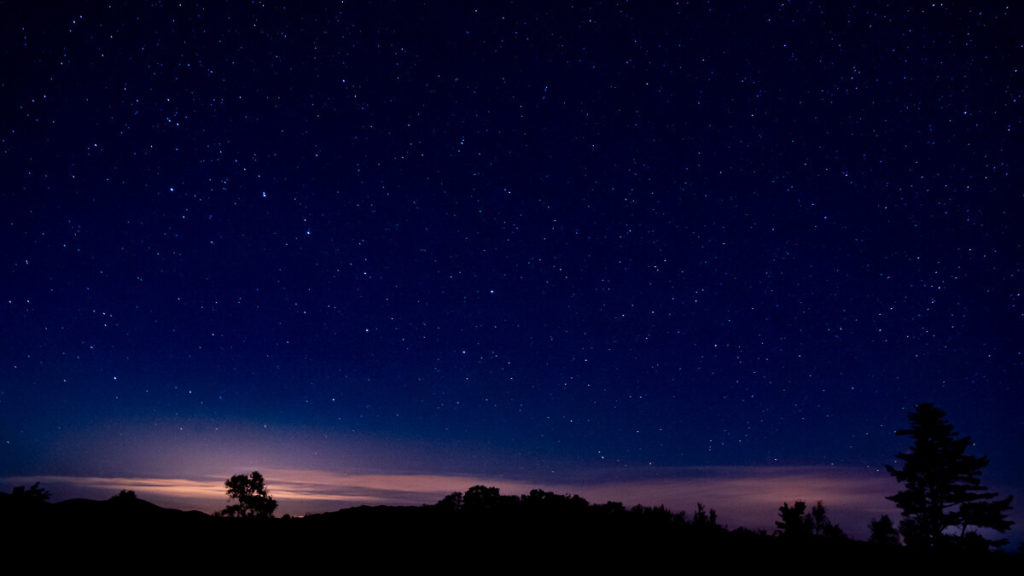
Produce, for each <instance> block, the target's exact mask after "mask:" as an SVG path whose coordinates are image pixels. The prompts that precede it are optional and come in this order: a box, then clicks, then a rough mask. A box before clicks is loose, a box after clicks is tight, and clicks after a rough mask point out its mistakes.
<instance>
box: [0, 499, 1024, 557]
mask: <svg viewBox="0 0 1024 576" xmlns="http://www.w3.org/2000/svg"><path fill="white" fill-rule="evenodd" d="M5 496H6V497H5V498H2V499H0V518H2V525H3V526H4V528H5V530H6V531H7V532H8V533H10V534H12V536H10V537H9V538H8V539H7V542H6V543H7V544H8V546H7V548H8V550H10V551H11V552H9V553H8V554H7V556H8V558H13V557H17V556H18V555H26V556H30V557H36V558H47V557H50V558H61V557H63V558H66V559H73V560H74V562H75V563H79V564H82V565H87V564H91V563H104V562H107V563H109V562H114V563H115V565H121V566H124V567H130V566H136V567H143V566H145V567H150V568H155V567H159V566H162V565H179V566H194V565H196V564H201V565H206V566H213V567H218V566H223V567H225V568H227V567H230V568H238V567H242V566H248V567H253V568H261V569H263V570H264V571H265V570H267V569H269V568H270V567H274V566H282V567H284V566H288V567H292V568H294V567H295V566H297V565H304V564H305V565H309V566H318V565H320V564H319V563H321V562H330V563H331V565H332V566H339V567H349V568H356V567H358V566H362V567H364V568H367V569H368V568H370V567H377V568H379V567H385V566H386V567H391V568H402V567H406V568H411V567H424V566H431V565H436V566H444V567H449V568H459V569H466V570H480V571H482V570H488V571H490V570H494V569H497V568H509V567H519V568H522V569H529V568H531V567H532V568H534V569H536V568H543V569H544V570H545V571H548V570H555V569H598V568H600V569H609V568H619V569H623V570H638V569H639V570H647V569H650V570H654V569H658V570H663V569H666V567H669V568H671V569H672V570H673V571H675V570H681V571H685V569H687V567H689V568H694V569H695V568H696V567H697V566H705V567H707V568H714V569H752V568H758V569H763V568H765V567H768V566H772V565H779V564H783V565H786V564H788V565H789V566H790V567H791V568H790V569H789V570H790V571H795V572H798V573H799V572H803V571H805V569H806V571H807V572H810V571H811V570H812V569H813V570H815V571H820V570H822V569H829V568H834V567H837V566H853V567H861V568H864V569H872V570H881V571H883V572H886V571H890V570H892V571H895V570H897V569H901V568H905V569H910V568H920V567H927V566H941V567H943V568H944V569H947V570H948V569H949V568H950V567H951V566H954V565H960V566H962V567H964V568H965V569H972V570H975V571H977V570H985V571H989V570H1000V571H1003V570H1005V571H1011V570H1016V571H1017V572H1018V573H1019V571H1020V568H1021V567H1022V562H1021V557H1020V556H1018V555H1007V554H1002V553H997V552H986V553H975V554H966V553H961V554H956V555H952V554H945V555H939V554H935V553H932V554H925V553H921V552H915V551H912V550H908V549H904V548H892V547H886V546H881V545H877V544H871V543H868V542H861V541H856V540H851V539H848V538H845V537H828V536H824V535H815V534H806V535H803V536H801V537H781V536H778V535H773V534H769V533H767V532H764V531H761V532H755V531H751V530H747V529H744V528H736V529H729V528H727V527H725V526H721V525H719V524H718V523H717V521H716V520H715V518H714V513H713V511H712V510H708V509H706V508H704V507H703V506H699V507H698V508H697V509H696V510H695V511H694V512H693V513H692V514H686V513H673V512H670V511H669V510H667V509H665V508H663V507H647V506H635V507H633V508H626V507H625V506H623V505H622V504H620V503H616V502H609V503H605V504H590V503H589V502H587V501H586V500H584V499H582V498H580V497H578V496H563V495H558V494H552V493H549V492H543V491H540V490H534V491H532V492H531V493H530V494H527V495H523V496H505V495H501V494H499V493H498V491H497V489H494V488H485V487H473V488H470V489H469V490H468V491H467V492H466V493H465V494H461V493H454V494H452V495H450V496H448V497H446V498H444V499H442V500H441V501H439V502H438V503H436V504H433V505H424V506H360V507H355V508H346V509H341V510H338V511H335V512H329V513H323V514H314V515H310V516H306V517H301V518H296V517H288V516H286V517H284V518H228V517H218V516H213V515H208V514H205V513H202V512H198V511H182V510H175V509H168V508H162V507H160V506H157V505H155V504H153V503H150V502H147V501H145V500H142V499H139V498H137V497H135V495H134V494H131V493H126V492H122V493H121V494H119V495H117V496H114V497H112V498H110V499H108V500H102V501H98V500H85V499H73V500H67V501H64V502H59V503H50V502H46V501H42V500H40V501H35V502H30V503H25V502H14V501H13V500H12V498H10V497H9V495H5Z"/></svg>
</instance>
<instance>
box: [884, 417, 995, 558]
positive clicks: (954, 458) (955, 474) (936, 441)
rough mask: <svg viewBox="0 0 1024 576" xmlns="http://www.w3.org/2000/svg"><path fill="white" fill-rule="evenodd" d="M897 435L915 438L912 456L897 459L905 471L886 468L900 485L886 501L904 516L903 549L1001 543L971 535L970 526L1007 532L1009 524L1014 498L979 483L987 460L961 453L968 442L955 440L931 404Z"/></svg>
mask: <svg viewBox="0 0 1024 576" xmlns="http://www.w3.org/2000/svg"><path fill="white" fill-rule="evenodd" d="M896 434H898V435H900V436H911V437H912V438H913V444H912V445H911V447H910V451H909V452H906V453H900V454H898V455H897V457H898V458H899V459H900V460H903V468H902V469H896V468H894V467H892V466H886V469H887V470H889V473H890V474H892V475H893V476H895V477H896V480H897V481H899V482H901V483H903V484H904V488H903V490H900V491H899V492H898V493H897V494H895V495H893V496H889V500H892V501H893V502H895V503H896V506H898V507H899V509H900V511H901V513H902V515H903V519H902V520H901V521H900V533H901V534H902V535H903V540H904V542H905V543H906V545H907V546H911V547H921V548H936V547H945V546H949V545H960V546H972V547H973V546H976V545H978V544H979V543H980V544H981V545H982V547H985V548H987V547H988V546H991V545H1002V544H1005V543H1006V541H1005V540H998V541H989V540H986V539H984V538H983V537H981V536H980V535H979V534H978V533H977V532H976V531H975V530H969V528H970V527H972V526H973V527H977V528H991V529H994V530H996V531H998V532H1006V531H1007V530H1009V528H1010V525H1011V524H1013V523H1012V522H1011V521H1009V520H1007V519H1006V512H1007V511H1008V510H1009V509H1010V500H1011V498H1012V497H1007V498H1004V499H1002V500H996V499H995V498H996V494H995V493H994V492H989V491H988V489H987V488H986V487H985V486H983V485H982V484H981V479H980V476H981V470H982V468H984V467H985V466H987V465H988V458H986V457H984V456H981V457H978V456H970V455H968V454H966V453H965V452H966V450H967V447H968V446H970V445H971V439H970V437H964V438H957V436H958V434H957V433H956V432H954V431H953V426H952V425H951V424H950V423H949V422H948V421H947V420H946V413H945V412H943V411H942V410H939V409H938V408H936V407H935V406H933V405H932V404H919V405H918V406H917V408H916V410H915V411H914V412H913V413H911V414H910V428H909V429H906V430H899V431H898V432H896ZM952 528H958V529H959V530H958V531H956V530H950V529H952ZM957 532H958V533H957Z"/></svg>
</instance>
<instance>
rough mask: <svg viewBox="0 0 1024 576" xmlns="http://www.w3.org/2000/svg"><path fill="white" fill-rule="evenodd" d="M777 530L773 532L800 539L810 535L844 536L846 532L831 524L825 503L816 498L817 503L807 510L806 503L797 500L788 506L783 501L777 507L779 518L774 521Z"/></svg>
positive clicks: (835, 537)
mask: <svg viewBox="0 0 1024 576" xmlns="http://www.w3.org/2000/svg"><path fill="white" fill-rule="evenodd" d="M775 527H776V528H777V530H776V531H775V533H776V534H777V535H779V536H782V537H784V538H795V539H802V538H807V537H809V536H811V535H814V536H823V537H825V538H833V539H838V538H846V534H844V533H843V531H842V529H841V528H839V525H838V524H833V523H832V521H831V520H829V518H828V515H827V514H826V513H825V505H824V504H822V503H821V500H818V503H817V504H815V505H814V507H813V508H811V510H810V513H808V512H807V503H806V502H802V501H800V500H797V501H796V502H793V506H792V507H790V506H789V504H788V503H786V502H783V503H782V506H780V507H779V520H777V521H776V522H775Z"/></svg>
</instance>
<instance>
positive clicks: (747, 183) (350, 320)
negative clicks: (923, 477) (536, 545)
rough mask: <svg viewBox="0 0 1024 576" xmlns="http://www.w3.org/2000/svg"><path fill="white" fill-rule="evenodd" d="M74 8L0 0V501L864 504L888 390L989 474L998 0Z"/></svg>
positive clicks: (1011, 428)
mask: <svg viewBox="0 0 1024 576" xmlns="http://www.w3.org/2000/svg"><path fill="white" fill-rule="evenodd" d="M76 4H79V3H46V2H39V3H36V2H31V3H24V2H21V3H15V2H2V3H0V47H2V52H0V218H2V220H0V225H2V226H0V327H2V329H0V355H2V356H0V476H2V477H4V478H5V480H4V482H5V485H4V486H5V488H9V487H10V486H12V485H14V484H15V483H16V482H27V481H31V480H32V478H49V479H51V481H52V483H53V485H54V486H55V487H58V486H60V487H62V486H65V485H67V486H71V487H70V488H67V489H64V488H59V489H55V490H54V491H55V493H56V494H57V495H59V496H71V495H75V494H78V493H80V492H81V490H82V489H83V487H87V486H91V487H93V488H95V487H96V486H101V487H102V488H103V489H104V490H105V489H106V488H107V487H108V484H109V487H111V493H113V492H116V490H113V487H116V486H115V485H119V486H137V487H144V486H151V485H152V484H146V483H145V482H150V481H151V480H152V479H165V480H166V481H168V482H169V481H170V480H169V479H173V480H174V482H178V481H181V482H186V483H187V482H193V481H195V482H206V484H203V486H206V487H207V488H204V490H206V489H208V488H209V486H213V488H214V489H215V490H219V488H218V483H221V482H222V479H223V478H226V477H227V476H228V475H230V474H234V473H241V472H246V471H249V470H252V469H260V470H262V471H264V475H265V476H266V477H267V482H268V485H269V486H270V487H271V489H272V491H273V488H274V481H275V477H274V476H273V475H272V474H270V473H269V472H268V471H269V470H274V471H278V479H279V480H280V481H281V487H282V491H283V493H285V494H286V495H287V496H288V498H292V497H294V498H293V499H294V500H295V506H296V507H295V508H292V511H295V510H299V509H300V508H301V506H304V505H308V506H310V507H315V506H313V504H311V503H306V504H303V503H302V496H301V494H302V493H301V491H291V492H289V491H288V490H289V489H287V488H286V487H285V483H287V482H291V481H292V480H294V479H296V478H300V477H302V474H305V475H306V477H309V475H311V474H312V475H314V476H315V474H324V475H325V476H324V477H325V478H342V477H358V478H360V481H359V482H356V483H354V484H353V485H358V486H359V487H360V488H359V489H358V490H357V489H353V490H351V491H348V492H346V490H345V489H343V488H342V487H341V485H342V484H344V482H342V481H338V486H337V487H336V489H334V490H333V491H332V490H327V489H324V490H322V491H320V492H317V493H318V494H321V495H322V494H324V493H328V492H329V493H331V494H332V496H331V497H330V498H326V500H328V502H327V504H326V508H328V509H333V508H337V507H339V506H340V505H344V502H342V504H339V501H349V500H346V498H350V497H351V498H350V499H352V500H359V501H362V500H360V499H361V498H363V496H365V495H366V494H369V493H374V494H378V495H380V494H384V495H385V496H382V497H379V498H377V500H380V501H405V500H408V498H406V499H405V500H403V499H402V498H398V497H393V498H391V497H387V496H386V495H387V494H392V495H394V494H398V493H399V492H400V493H402V494H409V493H415V494H421V495H426V496H422V497H421V500H423V501H431V500H430V499H431V498H434V496H436V495H438V494H441V495H443V494H444V493H445V491H446V490H447V491H450V490H449V488H451V489H465V488H468V487H469V485H470V484H467V485H464V486H463V485H462V483H463V481H465V480H468V479H473V480H481V481H484V480H486V481H491V482H494V483H502V482H503V483H504V485H505V486H511V487H557V488H560V489H564V490H566V491H574V492H580V493H583V494H584V495H586V494H601V495H603V494H605V493H606V492H607V493H608V494H609V495H608V496H607V499H614V500H619V501H625V502H631V503H635V502H643V503H647V504H659V503H662V501H663V500H665V499H668V496H665V494H676V495H679V494H681V495H682V496H679V497H677V498H676V499H674V500H672V502H671V503H675V502H680V504H679V505H678V506H677V507H676V508H677V509H683V508H684V507H685V508H686V509H692V506H691V505H687V504H683V502H689V501H693V502H696V500H698V498H697V497H694V498H689V495H690V493H693V494H694V495H695V496H699V495H701V494H703V495H705V496H708V495H714V494H721V495H722V498H723V499H724V500H728V501H718V502H716V501H707V502H705V503H706V504H709V505H711V506H714V507H716V508H719V509H730V507H736V503H737V502H741V501H742V502H759V503H760V504H758V505H759V506H763V509H759V510H761V511H760V512H759V514H761V516H759V518H761V520H758V521H753V520H750V518H752V516H744V515H743V514H742V513H740V512H736V513H735V514H733V515H732V516H728V515H727V516H725V519H726V520H727V521H729V523H730V524H731V525H733V526H735V525H748V524H757V523H758V522H761V523H762V524H765V523H768V524H770V521H771V518H772V516H773V515H774V512H775V509H777V507H778V506H779V505H781V503H782V502H781V500H779V501H776V500H778V499H779V498H781V497H786V498H790V499H793V498H796V497H801V498H806V499H809V500H817V499H823V500H824V501H825V504H826V506H828V505H829V503H830V502H836V503H840V502H850V501H851V498H853V496H852V495H851V494H845V493H843V490H841V489H839V488H838V487H839V486H847V487H849V488H850V489H851V490H860V488H857V487H863V486H868V485H870V486H871V487H872V488H871V490H870V493H871V498H874V499H875V500H874V501H875V502H876V506H877V508H876V509H875V510H873V512H875V515H877V513H881V512H878V511H887V510H892V508H891V505H890V504H889V503H888V502H886V501H885V500H884V496H885V495H887V494H891V493H894V492H895V491H896V490H897V489H898V485H897V484H896V483H895V481H894V480H892V479H891V477H890V476H889V475H888V474H887V473H886V472H885V470H884V466H885V465H886V464H890V463H895V455H896V453H898V452H899V451H900V450H904V449H906V448H907V447H908V446H907V443H906V439H905V438H902V437H896V436H895V435H894V432H895V431H896V430H897V429H899V428H902V427H905V426H906V425H907V414H908V412H909V411H910V410H912V409H913V406H914V405H915V404H916V403H919V402H934V403H936V404H937V405H938V406H939V407H940V408H942V409H944V410H946V411H947V412H948V414H949V417H950V420H951V422H952V423H953V424H954V426H956V428H957V429H958V430H959V431H960V432H961V433H963V434H967V435H970V436H972V438H973V439H974V440H975V442H976V453H977V454H987V455H988V456H989V457H990V458H991V465H990V466H989V468H988V469H987V470H986V472H985V477H984V479H985V480H986V481H987V482H988V483H989V484H990V486H991V487H993V488H996V489H997V490H998V491H1000V493H1003V494H1014V495H1017V494H1018V493H1019V490H1020V488H1021V486H1024V463H1022V453H1021V447H1022V446H1024V398H1022V394H1021V385H1022V382H1024V380H1022V377H1024V336H1022V334H1024V296H1022V294H1024V276H1022V275H1024V270H1022V268H1024V245H1022V243H1024V225H1022V224H1024V180H1022V178H1021V172H1020V159H1021V158H1024V146H1022V145H1021V143H1022V139H1021V133H1022V130H1024V111H1022V98H1024V79H1022V73H1024V71H1022V65H1024V37H1022V35H1021V32H1020V30H1022V29H1024V18H1021V14H1020V12H1021V9H1020V8H1018V7H1015V6H1013V5H1010V6H1005V5H1001V4H985V5H983V6H982V5H977V6H976V5H975V3H944V4H938V5H932V4H928V3H920V4H918V3H913V6H904V4H903V3H891V4H884V3H874V2H867V3H857V5H856V6H843V5H842V3H836V2H829V3H815V2H807V3H796V4H795V5H794V4H790V3H778V2H776V3H768V2H754V3H749V4H740V3H728V2H727V3H718V2H712V3H705V2H680V3H667V2H666V3H659V4H658V5H657V6H649V5H648V4H647V3H625V2H604V3H592V6H591V7H585V6H584V5H585V4H591V3H581V5H579V6H574V5H570V4H567V3H555V4H556V5H555V6H551V5H549V4H551V3H537V4H533V3H511V2H509V3H499V2H479V3H452V4H448V3H434V2H429V3H413V2H397V3H389V2H367V3H339V2H333V3H322V4H319V5H316V6H315V7H310V6H303V7H302V8H297V7H294V6H290V7H287V8H285V7H282V6H271V5H264V4H263V3H261V2H253V3H242V2H229V3H221V2H217V3H205V4H206V6H205V7H203V8H197V7H192V6H186V7H178V6H175V5H173V4H174V3H168V4H164V3H155V4H153V5H152V6H149V5H145V4H143V3H138V2H132V3H125V5H124V6H118V7H116V8H112V7H108V6H106V5H103V4H101V3H88V5H85V6H81V5H76ZM694 471H702V472H701V473H699V474H696V473H695V472H694ZM708 471H712V472H708ZM823 475H828V477H829V478H838V480H835V481H830V482H831V483H817V484H815V483H814V482H815V481H816V480H815V479H819V478H821V477H823ZM442 477H443V478H447V479H448V481H447V483H444V482H441V483H434V482H433V480H427V479H436V478H442ZM694 477H699V478H704V479H705V482H703V483H700V486H701V488H698V487H696V484H695V481H694V480H693V478H694ZM723 477H725V478H729V479H731V480H730V481H729V482H728V483H727V482H725V481H724V480H722V478H723ZM764 477H770V478H775V479H777V478H783V479H786V480H785V481H786V482H789V484H786V486H789V488H788V489H786V490H781V491H774V489H769V488H767V487H766V486H767V485H768V484H771V483H767V482H758V481H756V480H757V479H758V478H764ZM797 477H799V478H802V479H803V480H801V481H799V482H798V481H796V480H794V478H797ZM76 478H77V479H79V480H78V481H77V482H76V481H75V479H76ZM402 478H405V479H406V481H405V483H404V484H403V483H402V482H397V481H396V480H395V479H402ZM103 479H107V480H103ZM110 479H122V480H124V482H122V483H121V484H117V483H116V482H113V483H111V482H109V480H110ZM131 479H135V480H131ZM384 479H390V480H384ZM412 479H419V480H421V481H422V482H423V484H422V486H421V488H422V489H419V490H417V489H415V482H413V484H410V483H409V482H410V481H411V480H412ZM844 479H845V480H844ZM804 480H806V481H808V482H811V484H801V483H800V482H803V481H804ZM104 482H107V483H106V484H105V483H104ZM132 482H135V484H132ZM374 482H376V484H374ZM393 482H397V484H392V483H393ZM844 482H845V483H844ZM666 483H667V484H668V485H670V486H672V487H673V488H672V489H670V490H664V491H662V492H657V493H648V492H644V488H640V487H638V486H640V485H641V484H642V485H643V486H646V487H648V488H649V487H650V486H662V487H664V486H665V485H666ZM44 484H45V482H44ZM727 484H728V486H729V487H730V488H728V489H726V485H727ZM327 485H331V483H330V482H324V483H323V486H327ZM392 485H400V486H401V488H400V489H397V491H396V492H389V491H388V490H390V489H389V488H388V486H392ZM806 485H813V486H818V488H817V489H807V488H801V486H806ZM74 486H77V487H78V491H77V492H76V489H75V488H74ZM602 486H603V487H605V488H607V487H618V490H619V492H615V490H611V489H608V490H606V491H605V492H600V490H599V488H598V487H602ZM716 486H717V487H719V488H721V490H720V491H719V492H714V490H715V487H716ZM735 486H743V487H744V488H743V489H742V490H741V489H740V488H736V489H735V491H730V490H733V488H732V487H735ZM318 490H319V489H318ZM360 490H363V492H360ZM373 490H377V492H373ZM588 490H589V492H588ZM687 490H689V491H690V492H687ZM702 490H704V492H702ZM707 490H711V491H712V492H707ZM744 490H745V491H744ZM138 491H139V492H140V495H143V496H146V495H152V496H158V495H159V494H161V492H160V491H159V490H156V491H154V492H152V494H151V493H149V492H147V491H146V488H140V489H139V490H138ZM513 491H515V490H513ZM616 493H618V494H620V495H619V496H617V497H616V496H615V494H616ZM858 493H859V492H858ZM197 494H198V493H197ZM784 494H788V496H781V495H784ZM428 496H429V497H428ZM335 497H337V498H335ZM332 498H334V499H333V500H332ZM655 498H660V499H661V500H658V501H652V500H654V499H655ZM871 498H865V499H862V500H861V501H858V502H859V503H858V507H854V506H852V505H851V506H850V508H851V509H853V508H857V509H858V510H861V511H862V512H863V510H864V506H866V505H867V504H865V502H868V501H872V500H871ZM369 499H370V500H373V498H369ZM415 499H416V498H412V500H415ZM309 500H310V501H312V500H316V498H313V497H312V496H311V497H310V498H309ZM197 502H198V500H197ZM665 503H666V504H669V503H670V502H665ZM321 504H322V503H321ZM197 506H198V504H197ZM218 506H219V504H217V505H212V506H208V507H207V509H216V508H217V507H218ZM317 506H320V504H318V505H317ZM840 507H842V505H840ZM1014 514H1015V517H1016V518H1020V516H1017V513H1016V512H1015V513H1014ZM748 520H749V521H748ZM859 521H860V520H858V522H859ZM1019 521H1020V520H1019ZM848 531H850V532H859V531H861V532H862V531H863V526H859V527H858V526H850V527H849V529H848Z"/></svg>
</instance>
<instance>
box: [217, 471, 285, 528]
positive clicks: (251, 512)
mask: <svg viewBox="0 0 1024 576" xmlns="http://www.w3.org/2000/svg"><path fill="white" fill-rule="evenodd" d="M224 486H226V487H227V489H228V497H229V498H234V499H236V500H238V504H231V505H229V506H228V507H226V508H224V511H223V512H222V514H223V515H224V516H238V517H240V518H270V517H271V516H273V515H274V510H276V509H277V501H276V500H274V499H273V498H271V497H270V496H268V495H267V489H266V487H265V486H264V485H263V475H262V474H260V473H259V472H256V471H254V472H253V473H252V474H250V475H249V476H246V475H245V474H236V475H235V476H232V477H231V478H229V479H227V480H225V481H224Z"/></svg>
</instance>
